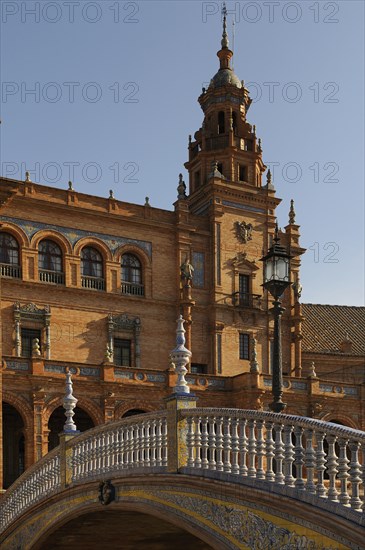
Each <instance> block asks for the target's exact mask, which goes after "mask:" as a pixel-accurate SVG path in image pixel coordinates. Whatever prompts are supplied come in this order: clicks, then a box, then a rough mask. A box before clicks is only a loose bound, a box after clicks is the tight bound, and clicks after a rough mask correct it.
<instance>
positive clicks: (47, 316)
mask: <svg viewBox="0 0 365 550" xmlns="http://www.w3.org/2000/svg"><path fill="white" fill-rule="evenodd" d="M44 324H45V327H46V345H45V358H46V359H51V312H50V310H49V308H48V309H46V313H45V319H44Z"/></svg>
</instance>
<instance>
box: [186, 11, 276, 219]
mask: <svg viewBox="0 0 365 550" xmlns="http://www.w3.org/2000/svg"><path fill="white" fill-rule="evenodd" d="M217 56H218V58H219V65H220V67H219V70H218V72H217V73H216V74H215V75H214V76H213V78H212V79H211V81H210V84H209V87H208V89H205V88H203V92H202V94H201V95H200V97H199V100H198V101H199V103H200V106H201V108H202V110H203V113H204V121H203V125H202V127H201V128H200V129H199V130H198V131H197V132H196V133H195V135H194V140H192V139H191V137H189V160H188V162H187V163H186V164H185V167H186V168H187V170H188V171H189V194H190V207H191V211H192V212H193V213H195V212H196V211H199V210H200V208H201V200H200V198H201V196H202V194H203V195H205V194H206V192H207V189H206V187H207V185H209V181H210V180H211V179H212V178H213V177H219V178H220V179H221V180H222V183H229V185H233V186H234V187H237V188H238V189H246V188H260V187H261V185H262V174H263V172H264V171H265V169H266V167H265V165H264V163H263V161H262V150H261V142H260V140H259V139H257V137H256V128H255V126H252V125H251V124H249V123H248V122H247V120H246V114H247V112H248V110H249V108H250V105H251V102H252V100H251V99H250V97H249V92H248V90H247V89H246V88H245V85H244V82H243V81H240V79H239V78H238V77H237V75H236V74H235V73H234V71H233V69H232V67H231V59H232V56H233V52H232V51H231V50H230V49H229V42H228V35H227V20H226V13H224V18H223V35H222V40H221V49H220V50H219V51H218V53H217Z"/></svg>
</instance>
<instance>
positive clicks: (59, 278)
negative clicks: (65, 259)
mask: <svg viewBox="0 0 365 550" xmlns="http://www.w3.org/2000/svg"><path fill="white" fill-rule="evenodd" d="M39 280H40V281H41V282H42V283H49V284H53V285H64V284H65V275H64V273H61V272H60V271H47V270H45V269H40V270H39Z"/></svg>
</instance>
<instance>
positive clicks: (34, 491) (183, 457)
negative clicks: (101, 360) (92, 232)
mask: <svg viewBox="0 0 365 550" xmlns="http://www.w3.org/2000/svg"><path fill="white" fill-rule="evenodd" d="M179 399H181V398H180V397H179V396H178V397H177V401H178V400H179ZM189 399H191V398H190V397H189V398H188V397H186V396H184V400H185V401H186V405H187V406H188V407H189V408H184V407H182V408H181V407H180V408H179V406H178V407H177V408H176V407H175V406H174V407H171V408H170V409H169V408H168V409H167V410H164V411H159V412H153V413H148V414H143V415H138V416H133V417H130V418H125V419H122V420H118V421H116V422H110V423H108V424H104V425H102V426H98V427H96V428H93V429H91V430H89V431H87V432H84V433H83V434H80V435H77V436H75V437H71V436H67V435H65V436H61V445H60V447H58V448H57V449H54V450H53V451H52V452H51V453H49V454H48V455H47V456H46V457H44V458H43V459H42V460H40V461H39V462H38V463H36V464H35V465H34V466H33V467H31V468H30V469H29V470H27V471H26V472H25V473H24V474H23V475H22V476H21V477H20V478H19V479H18V480H17V481H16V482H15V483H14V484H13V485H12V487H11V488H10V489H9V490H8V491H7V492H6V493H5V495H4V497H3V499H2V502H1V511H0V526H1V527H0V534H1V533H4V532H5V531H6V530H7V529H8V528H9V529H10V528H11V526H12V524H14V523H15V522H18V523H19V522H20V521H21V516H22V515H23V514H24V513H26V512H27V511H29V510H30V509H31V508H32V507H37V506H38V504H40V503H42V502H44V501H46V500H47V499H49V498H51V497H53V496H54V495H56V494H57V493H58V492H61V491H63V490H64V489H66V488H68V487H75V486H77V485H82V484H85V483H87V482H90V481H105V480H106V479H113V478H118V477H119V478H120V477H122V476H128V475H130V474H132V473H133V474H138V475H139V474H147V473H156V474H158V473H162V474H166V473H167V472H170V473H173V472H175V473H183V474H190V475H195V476H196V475H197V476H202V477H208V478H214V479H217V480H223V481H224V480H227V481H229V482H231V483H232V482H233V483H234V482H236V483H239V484H243V485H246V486H249V487H254V488H255V489H258V490H262V491H264V492H266V493H270V494H272V493H276V494H278V495H285V496H286V497H293V499H295V500H296V502H298V501H303V502H308V503H311V504H313V505H314V506H316V507H318V508H319V509H325V510H327V511H328V512H331V513H333V517H334V518H335V517H336V515H338V516H342V517H344V518H346V519H349V520H350V521H351V522H353V524H356V525H360V526H361V525H365V515H364V510H365V506H364V484H365V433H364V432H361V431H359V430H353V429H351V428H346V427H344V426H340V425H336V424H331V423H327V422H323V421H320V420H314V419H309V418H304V417H299V416H290V415H284V414H276V413H270V412H260V411H254V410H239V409H210V408H191V404H189ZM62 438H63V439H62ZM360 452H362V458H361V459H360V457H359V453H360ZM176 457H177V458H178V459H176ZM293 502H294V501H293ZM5 536H6V535H5Z"/></svg>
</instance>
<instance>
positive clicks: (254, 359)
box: [250, 337, 260, 374]
mask: <svg viewBox="0 0 365 550" xmlns="http://www.w3.org/2000/svg"><path fill="white" fill-rule="evenodd" d="M251 345H252V351H251V361H250V372H252V373H255V374H256V373H257V374H258V373H259V372H260V371H259V364H258V362H257V347H256V345H257V340H256V338H255V337H253V338H252V340H251Z"/></svg>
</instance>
